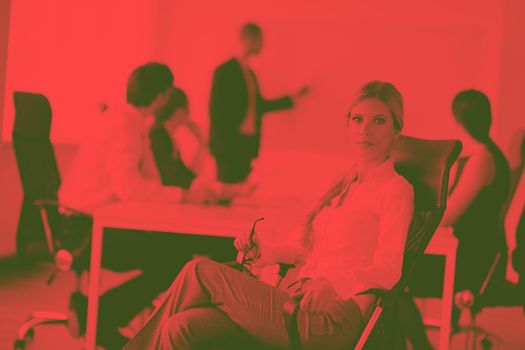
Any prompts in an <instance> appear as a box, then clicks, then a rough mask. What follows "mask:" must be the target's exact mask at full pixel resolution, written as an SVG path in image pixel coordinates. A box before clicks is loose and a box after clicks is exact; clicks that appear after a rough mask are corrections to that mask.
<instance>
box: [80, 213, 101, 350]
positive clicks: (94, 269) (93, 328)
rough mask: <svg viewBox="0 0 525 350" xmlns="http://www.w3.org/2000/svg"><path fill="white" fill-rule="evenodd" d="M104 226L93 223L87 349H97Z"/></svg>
mask: <svg viewBox="0 0 525 350" xmlns="http://www.w3.org/2000/svg"><path fill="white" fill-rule="evenodd" d="M103 229H104V228H103V227H102V226H100V225H99V224H98V223H97V222H96V221H95V222H94V223H93V236H92V243H91V267H90V272H89V289H88V311H87V325H86V339H85V343H86V344H85V346H86V347H85V350H95V348H96V339H97V317H98V287H99V284H100V265H101V258H102V233H103Z"/></svg>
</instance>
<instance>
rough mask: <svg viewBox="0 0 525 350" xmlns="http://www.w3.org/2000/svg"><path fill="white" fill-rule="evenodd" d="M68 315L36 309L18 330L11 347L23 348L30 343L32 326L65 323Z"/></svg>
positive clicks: (32, 332)
mask: <svg viewBox="0 0 525 350" xmlns="http://www.w3.org/2000/svg"><path fill="white" fill-rule="evenodd" d="M69 319H70V318H69V316H68V315H67V314H65V313H59V312H50V311H36V312H34V313H33V314H32V315H31V317H29V318H28V319H27V321H26V322H24V324H22V326H21V327H20V329H19V330H18V334H17V337H16V340H15V342H14V346H13V348H14V349H15V350H24V349H25V348H26V346H27V345H28V344H30V343H31V342H32V341H33V339H34V337H35V331H34V328H35V327H36V326H39V325H43V324H63V325H67V324H68V321H69Z"/></svg>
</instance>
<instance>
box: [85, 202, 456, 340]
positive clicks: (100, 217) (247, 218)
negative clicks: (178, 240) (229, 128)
mask: <svg viewBox="0 0 525 350" xmlns="http://www.w3.org/2000/svg"><path fill="white" fill-rule="evenodd" d="M305 213H306V212H305V207H304V206H301V205H299V206H294V207H290V206H288V205H286V206H283V205H281V206H280V205H278V204H272V205H267V206H264V205H242V206H232V207H197V206H193V205H187V204H161V203H134V202H129V203H128V202H123V203H117V204H113V205H110V206H107V207H104V208H101V209H99V210H97V211H95V213H94V214H93V237H92V247H91V271H90V276H89V278H90V280H89V289H88V315H87V329H86V339H85V343H86V344H85V348H86V350H95V347H96V346H95V345H96V329H97V316H98V301H99V300H98V299H99V292H98V287H99V279H100V265H101V256H102V237H103V233H104V228H120V229H132V230H143V231H157V232H176V233H184V234H194V235H205V236H216V237H217V236H218V237H232V238H233V237H235V236H236V234H238V233H240V232H243V231H246V230H249V229H250V228H251V226H252V225H253V222H254V220H255V219H257V218H259V217H261V216H264V217H267V218H271V219H272V221H274V222H278V223H279V227H280V228H281V227H282V228H283V230H284V232H286V231H285V230H286V229H291V228H293V227H296V225H298V224H300V223H301V222H302V220H303V218H304V215H305ZM456 246H457V243H455V242H454V239H453V237H451V235H450V237H449V235H446V234H442V235H436V237H435V239H433V240H432V242H431V244H430V245H429V247H428V249H427V252H428V253H431V254H439V255H445V257H446V267H445V284H444V292H443V299H444V300H443V307H442V315H441V316H442V327H441V330H440V332H441V334H440V349H448V344H449V337H450V319H451V315H452V302H453V297H454V295H453V289H454V267H455V257H456ZM174 277H175V276H174Z"/></svg>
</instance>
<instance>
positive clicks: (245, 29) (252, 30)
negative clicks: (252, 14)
mask: <svg viewBox="0 0 525 350" xmlns="http://www.w3.org/2000/svg"><path fill="white" fill-rule="evenodd" d="M261 34H262V29H261V27H259V26H258V25H257V24H255V23H246V24H245V25H243V26H242V28H241V37H243V36H248V37H250V38H256V37H260V36H261Z"/></svg>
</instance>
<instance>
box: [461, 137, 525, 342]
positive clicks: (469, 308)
mask: <svg viewBox="0 0 525 350" xmlns="http://www.w3.org/2000/svg"><path fill="white" fill-rule="evenodd" d="M511 147H512V148H511V156H515V157H519V158H518V159H519V162H518V164H517V165H516V166H515V167H514V168H513V169H511V187H510V193H511V196H510V199H512V197H514V196H515V195H516V193H515V192H516V190H517V188H518V185H519V180H520V178H521V175H522V174H523V170H524V167H525V130H519V131H518V132H517V133H516V134H515V135H514V136H513V142H512V146H511ZM510 203H511V200H509V203H508V205H507V211H508V209H510V208H509V206H510ZM524 225H525V208H522V213H521V220H520V223H519V224H518V227H517V229H516V243H517V246H516V249H515V250H514V251H513V252H512V264H513V267H514V269H515V270H516V271H517V272H519V273H520V276H519V282H518V284H514V283H512V282H510V281H507V280H505V281H503V283H502V284H501V283H496V281H494V278H495V272H496V269H497V267H498V264H500V263H501V261H500V260H501V259H502V258H503V257H502V254H501V253H497V254H496V256H495V257H494V259H493V261H492V263H491V265H490V268H489V270H488V271H487V273H486V275H485V278H484V280H483V283H482V285H481V288H480V290H479V291H477V292H476V294H474V293H472V292H471V291H469V290H464V291H459V292H457V293H456V295H455V298H454V299H455V304H456V306H457V307H458V308H459V309H460V310H462V312H463V313H467V317H468V323H467V325H466V326H460V328H459V330H458V332H457V334H465V349H475V348H476V346H477V344H481V346H482V347H483V349H490V348H491V347H492V346H493V345H494V343H502V341H501V339H499V338H497V337H496V336H495V335H493V334H491V333H490V332H488V331H486V330H485V329H483V328H481V327H479V326H478V325H477V317H478V315H479V313H480V312H481V311H482V310H483V309H486V308H489V307H496V306H507V307H511V306H521V307H523V308H524V313H525V281H524V280H525V247H524V246H523V243H524V242H523V239H524V238H525V226H524Z"/></svg>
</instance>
